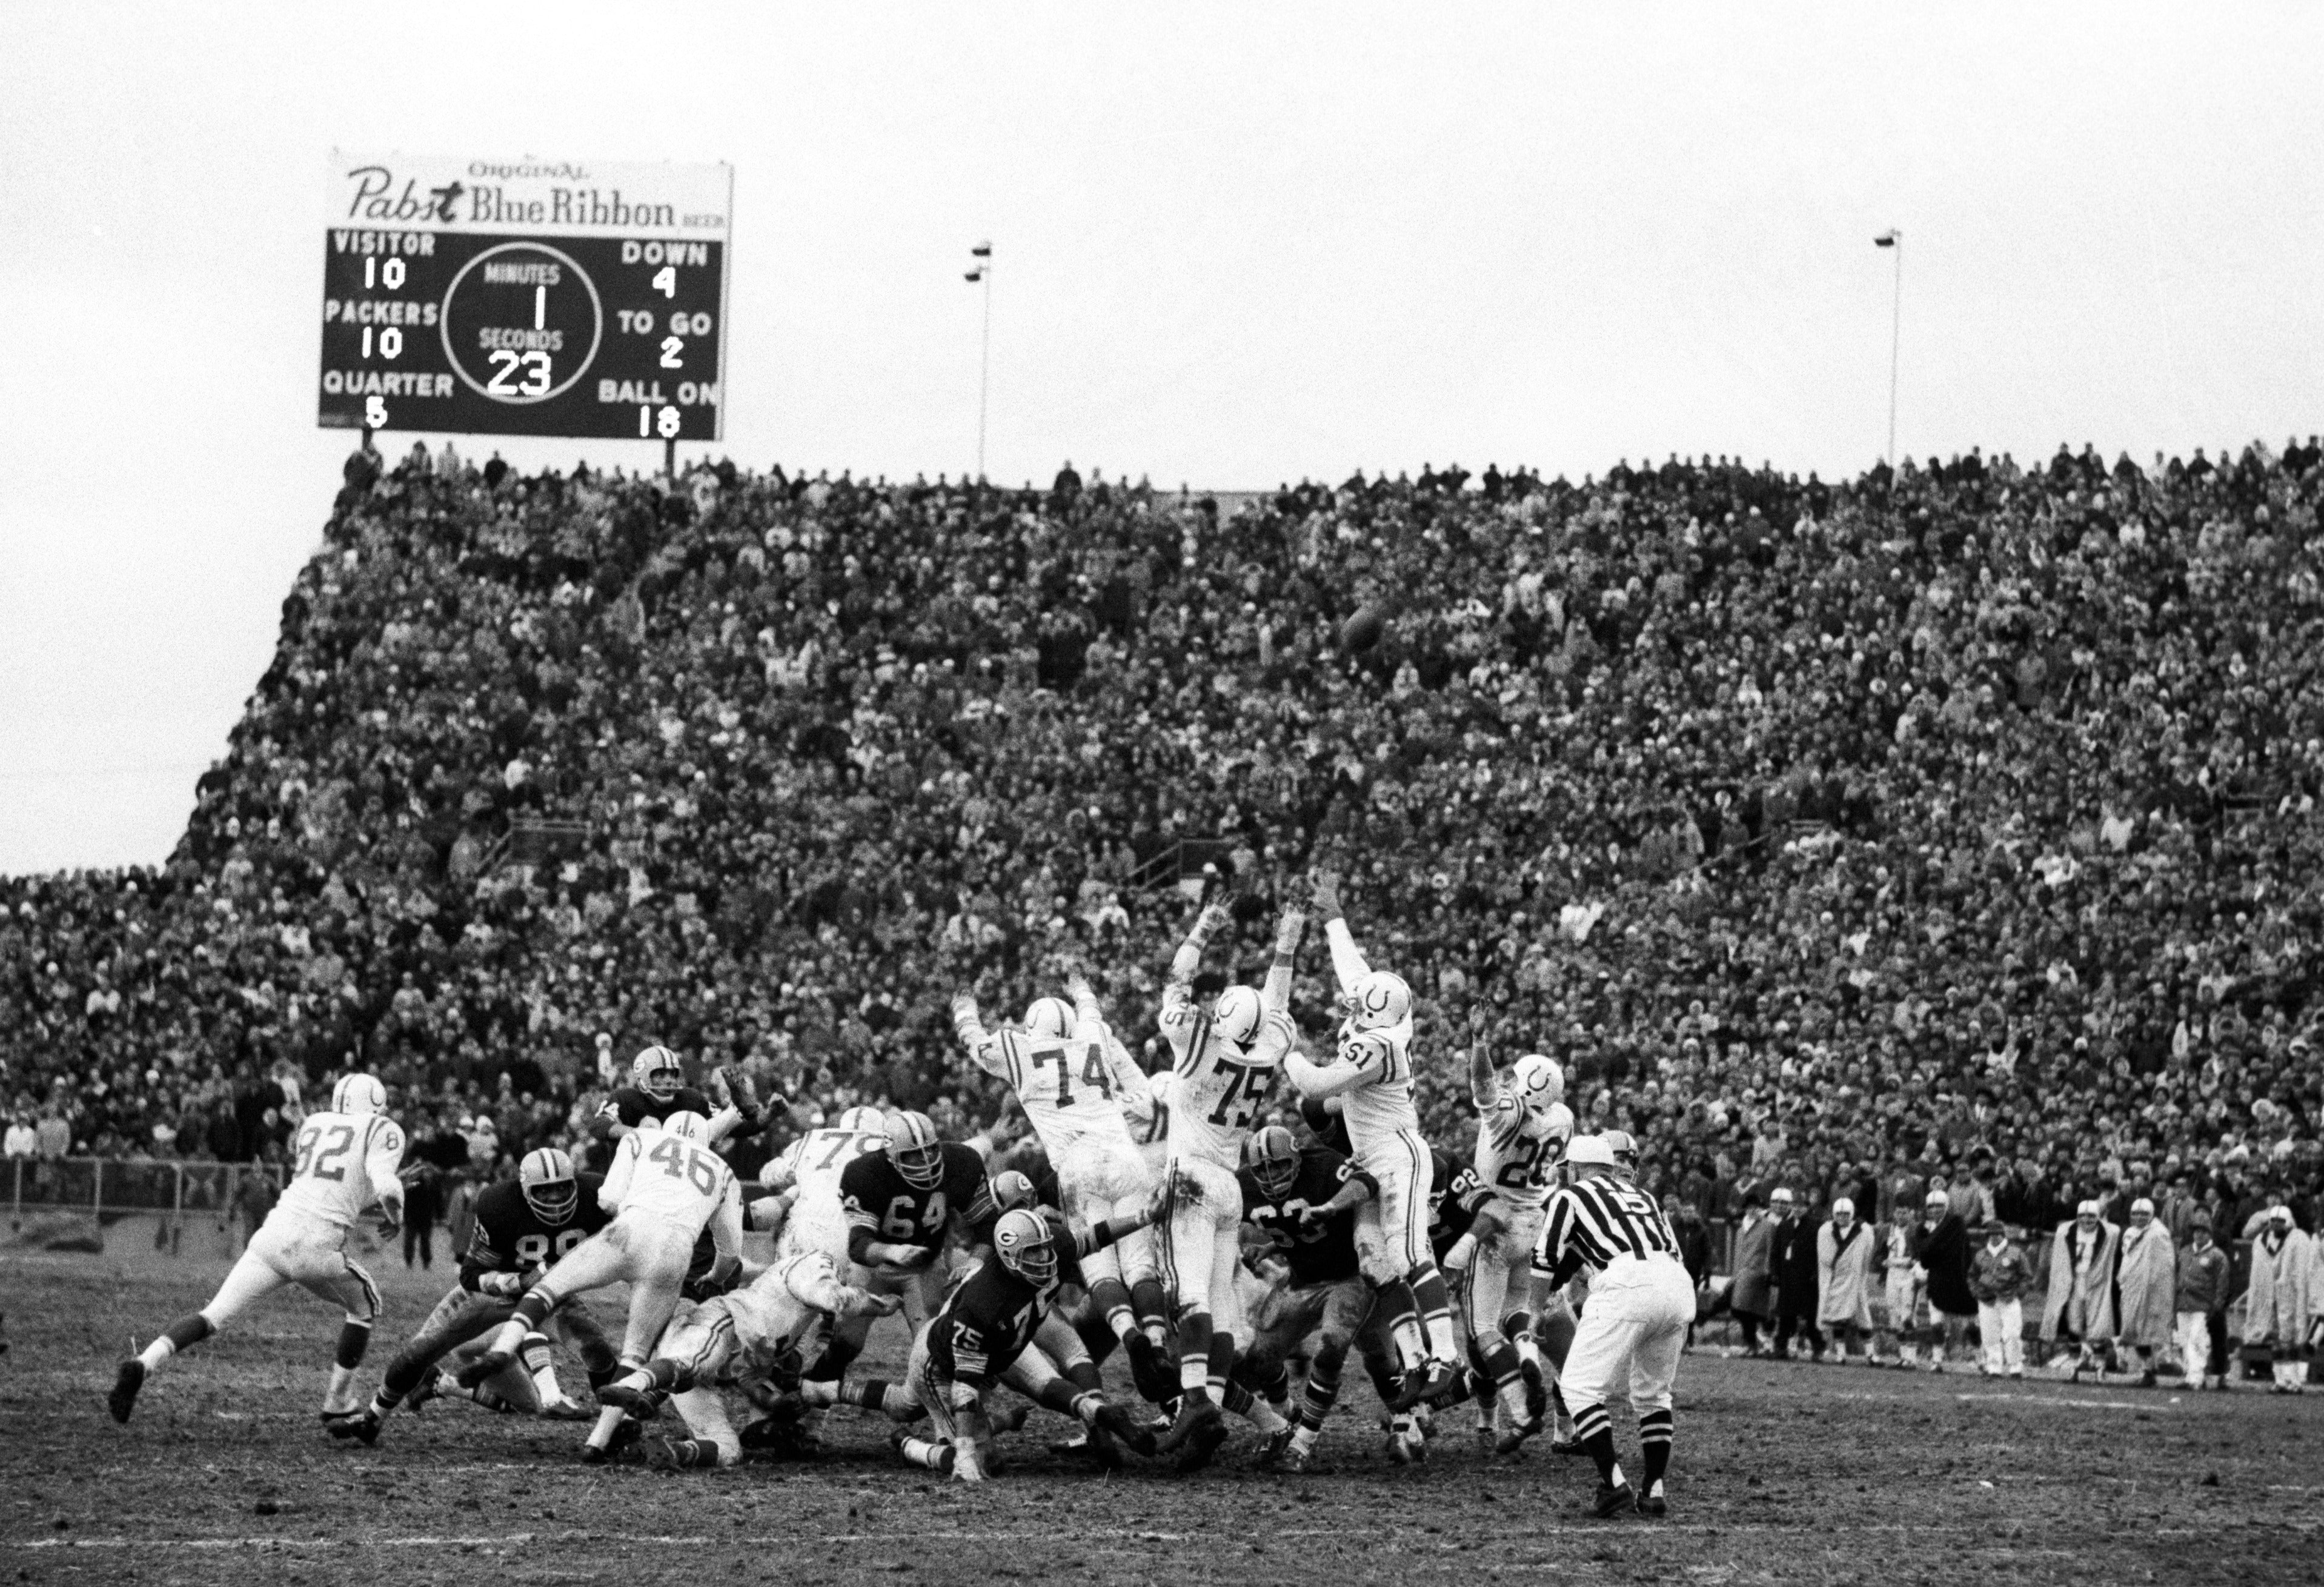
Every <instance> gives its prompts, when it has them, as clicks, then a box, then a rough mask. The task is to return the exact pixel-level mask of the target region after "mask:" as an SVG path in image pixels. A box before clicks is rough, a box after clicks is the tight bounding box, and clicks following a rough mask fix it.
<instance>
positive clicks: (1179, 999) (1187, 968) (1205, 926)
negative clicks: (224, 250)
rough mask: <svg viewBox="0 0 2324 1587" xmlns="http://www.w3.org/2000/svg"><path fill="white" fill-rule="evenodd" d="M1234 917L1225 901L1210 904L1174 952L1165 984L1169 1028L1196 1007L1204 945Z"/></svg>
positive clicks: (1164, 1003) (1164, 1007) (1165, 1021)
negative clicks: (1197, 976)
mask: <svg viewBox="0 0 2324 1587" xmlns="http://www.w3.org/2000/svg"><path fill="white" fill-rule="evenodd" d="M1232 918H1233V917H1232V916H1231V915H1229V914H1228V913H1227V911H1226V907H1225V906H1224V905H1222V904H1206V905H1204V906H1203V912H1202V913H1201V914H1199V915H1197V916H1195V917H1194V928H1193V929H1192V930H1190V931H1188V932H1187V933H1186V940H1185V941H1184V942H1182V943H1180V944H1179V945H1178V951H1177V952H1176V953H1175V954H1173V955H1170V978H1169V979H1168V980H1167V982H1165V983H1163V986H1162V1023H1163V1025H1164V1027H1165V1028H1168V1027H1170V1026H1173V1025H1181V1024H1184V1023H1185V1020H1186V1019H1187V1017H1188V1015H1190V1014H1191V1013H1192V1012H1193V1011H1194V972H1196V971H1197V970H1200V969H1201V968H1202V967H1203V948H1204V947H1205V946H1209V943H1210V940H1211V935H1212V933H1213V932H1215V931H1217V930H1218V928H1219V927H1222V926H1224V925H1225V924H1226V923H1227V922H1228V921H1229V920H1231V919H1232Z"/></svg>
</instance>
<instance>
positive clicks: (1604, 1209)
mask: <svg viewBox="0 0 2324 1587" xmlns="http://www.w3.org/2000/svg"><path fill="white" fill-rule="evenodd" d="M1565 1167H1566V1168H1567V1170H1568V1172H1569V1174H1570V1176H1571V1177H1570V1179H1569V1182H1568V1183H1567V1184H1566V1185H1564V1186H1563V1187H1561V1188H1560V1189H1559V1190H1558V1191H1557V1192H1556V1194H1554V1195H1552V1196H1551V1197H1550V1198H1549V1209H1548V1216H1547V1218H1546V1219H1545V1221H1544V1223H1543V1224H1542V1231H1541V1241H1540V1243H1539V1244H1537V1245H1535V1247H1534V1253H1533V1268H1534V1271H1535V1273H1536V1274H1538V1275H1540V1276H1541V1277H1542V1278H1544V1279H1545V1280H1547V1281H1548V1283H1549V1284H1550V1285H1551V1286H1552V1287H1554V1288H1562V1287H1564V1286H1565V1285H1566V1284H1567V1283H1568V1282H1569V1281H1570V1280H1572V1278H1573V1276H1574V1275H1575V1274H1576V1273H1579V1272H1581V1271H1582V1270H1583V1269H1589V1270H1591V1272H1592V1273H1593V1274H1594V1275H1595V1276H1594V1277H1592V1278H1591V1280H1590V1299H1589V1301H1588V1303H1587V1304H1586V1305H1585V1306H1583V1307H1582V1322H1581V1325H1580V1327H1579V1328H1577V1329H1576V1330H1575V1332H1574V1335H1573V1348H1572V1352H1570V1353H1568V1354H1567V1356H1566V1358H1565V1365H1564V1366H1563V1367H1562V1368H1560V1369H1559V1370H1558V1386H1559V1389H1560V1391H1561V1392H1562V1393H1563V1396H1564V1398H1565V1401H1566V1403H1567V1404H1568V1405H1570V1406H1572V1407H1573V1430H1574V1434H1575V1436H1576V1437H1578V1438H1579V1439H1580V1440H1581V1443H1582V1448H1583V1449H1585V1450H1587V1451H1589V1452H1590V1458H1591V1460H1594V1461H1596V1462H1598V1476H1599V1484H1598V1497H1597V1499H1595V1500H1594V1501H1593V1502H1592V1503H1591V1507H1590V1510H1591V1514H1592V1515H1595V1516H1598V1517H1600V1518H1605V1517H1609V1516H1618V1515H1621V1514H1623V1513H1624V1512H1625V1511H1628V1510H1637V1509H1643V1510H1645V1511H1646V1514H1648V1515H1650V1516H1659V1515H1663V1514H1665V1513H1667V1506H1666V1505H1665V1500H1664V1495H1663V1474H1664V1472H1666V1471H1667V1470H1668V1469H1669V1467H1670V1451H1671V1380H1672V1379H1674V1378H1675V1377H1677V1376H1678V1357H1679V1351H1680V1349H1681V1347H1683V1345H1684V1344H1685V1343H1686V1330H1687V1324H1690V1323H1692V1322H1693V1321H1694V1281H1693V1280H1692V1279H1691V1278H1688V1277H1687V1274H1686V1269H1685V1268H1684V1267H1683V1265H1682V1264H1681V1263H1680V1260H1679V1254H1678V1238H1677V1236H1675V1235H1674V1234H1673V1233H1672V1232H1671V1226H1670V1223H1669V1222H1668V1220H1666V1219H1665V1218H1664V1216H1663V1212H1662V1208H1660V1207H1659V1206H1656V1205H1655V1199H1654V1197H1652V1196H1650V1195H1647V1194H1646V1192H1645V1191H1643V1190H1640V1189H1639V1188H1638V1187H1637V1186H1635V1185H1631V1184H1629V1183H1628V1182H1627V1181H1625V1180H1624V1179H1622V1178H1621V1177H1620V1176H1619V1175H1618V1170H1617V1167H1616V1164H1615V1160H1614V1152H1613V1149H1612V1148H1611V1147H1610V1146H1609V1145H1608V1143H1607V1141H1606V1140H1605V1138H1604V1137H1603V1136H1597V1135H1582V1136H1576V1137H1575V1138H1574V1140H1573V1142H1572V1145H1571V1146H1568V1147H1567V1148H1566V1149H1565ZM1626 1368H1627V1369H1628V1374H1629V1378H1628V1384H1627V1387H1628V1391H1629V1398H1630V1405H1631V1407H1632V1408H1634V1409H1635V1410H1637V1413H1638V1444H1639V1449H1640V1453H1641V1454H1642V1455H1643V1456H1644V1459H1645V1463H1646V1492H1645V1496H1644V1497H1643V1498H1641V1497H1640V1496H1639V1495H1638V1494H1637V1492H1636V1491H1634V1490H1632V1489H1631V1487H1630V1484H1629V1482H1628V1480H1627V1479H1626V1478H1625V1477H1624V1476H1623V1475H1622V1466H1621V1462H1618V1461H1617V1460H1616V1459H1615V1458H1614V1424H1613V1421H1612V1419H1611V1418H1610V1417H1609V1416H1607V1415H1606V1401H1607V1400H1608V1399H1609V1398H1612V1397H1613V1396H1614V1395H1615V1394H1616V1393H1618V1392H1619V1391H1620V1390H1621V1389H1622V1388H1624V1387H1625V1385H1624V1384H1623V1383H1622V1381H1621V1379H1620V1376H1619V1375H1620V1374H1621V1373H1622V1372H1623V1370H1625V1369H1626Z"/></svg>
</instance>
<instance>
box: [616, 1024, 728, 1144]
mask: <svg viewBox="0 0 2324 1587" xmlns="http://www.w3.org/2000/svg"><path fill="white" fill-rule="evenodd" d="M711 1092H715V1093H716V1094H715V1096H713V1095H712V1094H711ZM672 1113H699V1114H700V1115H701V1116H702V1117H704V1118H705V1119H707V1120H709V1121H710V1129H709V1132H708V1137H707V1140H708V1143H709V1144H713V1145H715V1143H717V1142H718V1141H721V1140H724V1139H725V1138H726V1137H728V1136H730V1135H750V1134H752V1133H754V1132H756V1131H758V1130H762V1129H764V1128H765V1127H766V1121H767V1115H766V1110H765V1109H763V1108H761V1106H760V1105H759V1099H758V1097H757V1096H756V1095H755V1094H753V1093H752V1087H751V1082H750V1080H749V1078H748V1077H747V1076H744V1075H728V1074H727V1072H726V1071H725V1070H724V1069H716V1070H713V1071H712V1073H711V1087H710V1092H704V1091H701V1090H698V1089H696V1087H694V1086H691V1085H688V1084H686V1071H685V1069H684V1068H682V1067H681V1066H679V1064H678V1055H677V1054H676V1053H674V1052H672V1051H670V1050H669V1048H668V1047H659V1046H656V1047H648V1048H646V1049H645V1051H643V1052H641V1053H640V1054H639V1055H638V1056H636V1057H634V1058H632V1060H630V1084H627V1085H624V1086H622V1088H621V1089H620V1090H618V1091H616V1092H614V1093H613V1095H612V1096H610V1097H608V1098H607V1099H606V1100H605V1103H604V1106H603V1107H601V1108H599V1109H598V1110H597V1117H596V1119H595V1122H594V1124H593V1126H592V1131H593V1133H595V1135H596V1136H597V1137H598V1138H599V1139H601V1140H602V1139H605V1138H608V1137H611V1138H613V1139H614V1140H619V1139H620V1138H621V1137H622V1136H624V1135H627V1134H628V1133H629V1132H630V1131H631V1130H635V1129H636V1128H637V1127H638V1126H639V1125H641V1124H643V1123H644V1122H645V1121H648V1120H649V1119H650V1120H652V1121H654V1122H655V1123H657V1124H659V1123H660V1122H661V1121H663V1120H665V1119H667V1118H669V1116H670V1115H671V1114H672Z"/></svg>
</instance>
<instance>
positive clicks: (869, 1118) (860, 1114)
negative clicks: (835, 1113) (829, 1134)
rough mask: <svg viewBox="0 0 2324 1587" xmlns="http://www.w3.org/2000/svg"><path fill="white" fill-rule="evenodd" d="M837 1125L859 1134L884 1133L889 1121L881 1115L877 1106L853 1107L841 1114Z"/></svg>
mask: <svg viewBox="0 0 2324 1587" xmlns="http://www.w3.org/2000/svg"><path fill="white" fill-rule="evenodd" d="M837 1127H838V1128H839V1129H842V1130H852V1131H853V1132H854V1133H855V1134H857V1135H884V1134H885V1133H887V1130H888V1121H887V1120H885V1119H883V1118H881V1116H880V1110H879V1109H877V1108H865V1107H853V1108H850V1109H848V1110H847V1111H846V1112H844V1113H842V1114H840V1115H839V1124H838V1126H837Z"/></svg>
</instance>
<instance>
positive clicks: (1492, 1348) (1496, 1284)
mask: <svg viewBox="0 0 2324 1587" xmlns="http://www.w3.org/2000/svg"><path fill="white" fill-rule="evenodd" d="M1482 1025H1483V1015H1482V1013H1481V1012H1480V1015H1479V1030H1478V1039H1477V1043H1476V1045H1475V1046H1474V1047H1472V1048H1471V1050H1470V1054H1469V1081H1470V1089H1471V1096H1472V1098H1473V1100H1474V1101H1475V1103H1476V1104H1477V1155H1476V1158H1475V1159H1474V1162H1475V1167H1476V1171H1477V1178H1478V1180H1479V1181H1480V1183H1481V1184H1482V1185H1483V1186H1485V1188H1486V1189H1487V1190H1488V1191H1489V1192H1491V1194H1492V1198H1493V1199H1492V1200H1491V1201H1490V1202H1489V1203H1487V1204H1486V1205H1485V1206H1484V1207H1483V1208H1481V1209H1480V1211H1479V1212H1478V1213H1477V1217H1476V1221H1475V1223H1472V1224H1471V1226H1470V1230H1469V1232H1468V1234H1467V1235H1465V1236H1463V1237H1462V1238H1463V1239H1464V1240H1466V1241H1472V1242H1473V1248H1472V1254H1471V1256H1470V1258H1469V1261H1468V1269H1469V1272H1468V1284H1467V1286H1466V1288H1465V1292H1464V1294H1463V1295H1462V1306H1461V1309H1462V1315H1463V1316H1464V1317H1465V1318H1466V1319H1467V1321H1468V1325H1469V1348H1470V1352H1471V1356H1472V1358H1473V1359H1474V1360H1475V1361H1476V1362H1477V1365H1478V1367H1479V1369H1480V1370H1481V1371H1482V1372H1483V1373H1484V1375H1485V1377H1486V1378H1487V1379H1489V1380H1490V1382H1491V1383H1492V1385H1493V1387H1494V1389H1495V1391H1496V1393H1495V1396H1494V1397H1493V1398H1498V1399H1499V1405H1500V1412H1501V1431H1500V1436H1499V1440H1498V1441H1497V1443H1496V1444H1495V1448H1496V1450H1497V1451H1498V1452H1499V1453H1503V1454H1508V1453H1514V1452H1515V1451H1516V1450H1517V1448H1518V1446H1519V1445H1521V1444H1524V1442H1525V1441H1526V1439H1528V1438H1530V1437H1532V1436H1533V1435H1535V1434H1536V1433H1539V1432H1540V1431H1541V1428H1542V1416H1543V1414H1544V1412H1545V1410H1546V1409H1547V1406H1548V1398H1549V1396H1548V1387H1547V1377H1546V1374H1545V1370H1544V1362H1543V1361H1542V1357H1541V1347H1540V1344H1539V1342H1538V1341H1537V1340H1536V1339H1535V1334H1534V1331H1533V1324H1534V1320H1535V1317H1536V1316H1537V1315H1539V1313H1540V1306H1538V1305H1537V1304H1536V1303H1535V1297H1534V1295H1533V1249H1534V1243H1535V1241H1537V1240H1538V1239H1539V1238H1540V1236H1541V1222H1542V1215H1543V1208H1544V1207H1545V1206H1546V1205H1547V1204H1548V1202H1549V1195H1550V1191H1551V1190H1552V1189H1553V1188H1554V1186H1555V1185H1556V1182H1557V1169H1558V1167H1559V1165H1560V1164H1561V1163H1563V1161H1564V1158H1565V1147H1566V1143H1567V1142H1568V1141H1570V1140H1572V1139H1573V1113H1572V1110H1571V1109H1569V1108H1568V1107H1567V1106H1566V1105H1565V1103H1564V1100H1563V1099H1564V1095H1565V1072H1564V1071H1563V1070H1562V1069H1560V1068H1559V1067H1558V1066H1557V1065H1556V1063H1555V1062H1554V1060H1552V1059H1550V1058H1548V1057H1545V1056H1543V1055H1542V1054H1540V1053H1527V1054H1526V1055H1525V1056H1522V1057H1520V1058H1518V1059H1517V1062H1516V1063H1515V1064H1514V1065H1512V1066H1510V1068H1509V1072H1508V1074H1507V1075H1497V1074H1495V1073H1494V1070H1493V1060H1492V1055H1491V1053H1490V1052H1489V1050H1488V1049H1487V1047H1486V1045H1485V1041H1484V1036H1483V1029H1482ZM1446 1261H1447V1263H1448V1265H1452V1266H1458V1265H1459V1264H1458V1263H1455V1262H1453V1261H1452V1257H1451V1256H1450V1255H1449V1254H1448V1256H1447V1257H1446ZM1493 1398H1488V1397H1487V1396H1485V1395H1483V1394H1481V1393H1480V1395H1479V1397H1478V1399H1479V1416H1480V1419H1481V1420H1482V1421H1483V1422H1484V1423H1485V1424H1487V1425H1488V1426H1489V1424H1490V1421H1491V1417H1492V1410H1493Z"/></svg>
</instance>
